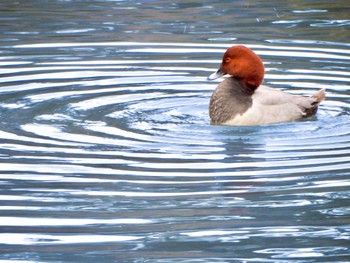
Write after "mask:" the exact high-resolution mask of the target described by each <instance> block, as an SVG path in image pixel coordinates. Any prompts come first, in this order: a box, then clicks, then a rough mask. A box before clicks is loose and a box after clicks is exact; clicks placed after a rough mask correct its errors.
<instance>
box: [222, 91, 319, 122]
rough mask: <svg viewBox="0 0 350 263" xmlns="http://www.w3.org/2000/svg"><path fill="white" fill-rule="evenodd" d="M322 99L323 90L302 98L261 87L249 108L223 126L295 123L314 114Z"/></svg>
mask: <svg viewBox="0 0 350 263" xmlns="http://www.w3.org/2000/svg"><path fill="white" fill-rule="evenodd" d="M324 97H325V95H324V90H319V91H318V92H316V93H315V94H314V95H313V96H312V97H303V96H297V95H292V94H289V93H286V92H283V91H280V90H276V89H272V88H269V87H266V86H261V87H259V88H258V89H257V90H256V91H255V93H254V94H253V95H252V105H251V107H250V108H249V109H248V110H247V111H246V112H245V113H243V114H241V115H237V116H235V117H234V118H233V119H231V120H229V121H227V122H226V123H225V124H226V125H263V124H271V123H279V122H289V121H295V120H298V119H301V118H302V117H307V116H311V115H313V114H315V113H316V111H317V106H318V104H319V103H320V102H321V101H322V100H323V99H324Z"/></svg>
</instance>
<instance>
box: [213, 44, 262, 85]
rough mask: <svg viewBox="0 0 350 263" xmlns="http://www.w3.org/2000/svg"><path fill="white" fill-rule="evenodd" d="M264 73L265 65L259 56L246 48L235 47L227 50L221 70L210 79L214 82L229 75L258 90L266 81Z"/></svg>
mask: <svg viewBox="0 0 350 263" xmlns="http://www.w3.org/2000/svg"><path fill="white" fill-rule="evenodd" d="M264 72H265V68H264V64H263V62H262V60H261V59H260V57H259V56H258V55H257V54H255V53H254V52H253V51H252V50H251V49H249V48H247V47H245V46H233V47H230V48H228V49H227V50H226V52H225V54H224V56H223V58H222V63H221V66H220V68H219V69H218V71H216V72H215V73H213V74H211V75H210V76H209V77H208V79H210V80H213V79H217V78H219V77H221V76H223V75H226V74H228V75H231V76H232V77H234V78H236V79H238V80H240V81H242V82H243V83H244V84H245V85H246V86H247V87H249V88H252V89H256V88H257V87H259V86H260V85H261V84H262V82H263V80H264Z"/></svg>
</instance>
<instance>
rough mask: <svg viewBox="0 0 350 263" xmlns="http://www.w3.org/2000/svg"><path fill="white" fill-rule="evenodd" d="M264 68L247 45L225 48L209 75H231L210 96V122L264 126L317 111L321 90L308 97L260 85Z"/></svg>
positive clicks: (299, 117)
mask: <svg viewBox="0 0 350 263" xmlns="http://www.w3.org/2000/svg"><path fill="white" fill-rule="evenodd" d="M264 71H265V69H264V65H263V62H262V60H261V59H260V57H259V56H258V55H256V54H255V53H254V52H253V51H252V50H251V49H249V48H248V47H245V46H233V47H230V48H228V49H227V51H226V52H225V54H224V56H223V58H222V63H221V66H220V68H219V69H218V70H217V71H216V72H215V73H213V74H211V75H210V76H209V77H208V79H210V80H213V79H217V78H219V77H221V76H224V75H230V77H228V78H226V79H225V80H224V81H222V82H221V83H220V84H219V85H218V86H217V88H216V89H215V91H214V93H213V94H212V96H211V99H210V105H209V115H210V119H211V124H213V125H242V126H243V125H265V124H272V123H280V122H290V121H295V120H298V119H301V118H304V117H309V116H312V115H314V114H315V113H316V112H317V107H318V105H319V104H320V102H321V101H323V100H324V98H325V91H324V89H320V90H319V91H317V92H316V93H315V94H314V95H313V96H311V97H303V96H298V95H292V94H289V93H286V92H283V91H281V90H276V89H273V88H269V87H266V86H263V85H261V84H262V82H263V79H264Z"/></svg>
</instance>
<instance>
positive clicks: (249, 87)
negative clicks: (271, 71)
mask: <svg viewBox="0 0 350 263" xmlns="http://www.w3.org/2000/svg"><path fill="white" fill-rule="evenodd" d="M232 78H234V79H235V80H237V81H239V82H240V83H241V85H242V87H243V92H244V93H246V94H247V95H249V96H252V95H253V94H254V92H255V90H256V89H257V88H258V87H257V86H255V85H251V84H249V83H248V82H247V81H246V80H245V79H243V78H238V77H232Z"/></svg>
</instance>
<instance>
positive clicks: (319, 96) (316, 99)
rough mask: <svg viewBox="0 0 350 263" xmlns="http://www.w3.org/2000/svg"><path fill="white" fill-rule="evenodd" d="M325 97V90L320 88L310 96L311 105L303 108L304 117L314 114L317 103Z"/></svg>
mask: <svg viewBox="0 0 350 263" xmlns="http://www.w3.org/2000/svg"><path fill="white" fill-rule="evenodd" d="M325 98H326V94H325V90H324V89H320V90H319V91H317V92H316V93H315V94H314V95H312V96H311V99H312V100H313V101H312V102H311V107H308V108H306V109H305V115H304V117H309V116H312V115H314V114H316V112H317V109H318V105H319V104H320V103H321V102H322V101H323V100H324V99H325Z"/></svg>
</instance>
